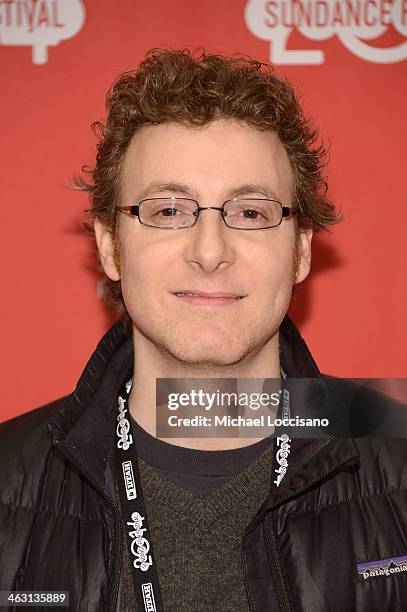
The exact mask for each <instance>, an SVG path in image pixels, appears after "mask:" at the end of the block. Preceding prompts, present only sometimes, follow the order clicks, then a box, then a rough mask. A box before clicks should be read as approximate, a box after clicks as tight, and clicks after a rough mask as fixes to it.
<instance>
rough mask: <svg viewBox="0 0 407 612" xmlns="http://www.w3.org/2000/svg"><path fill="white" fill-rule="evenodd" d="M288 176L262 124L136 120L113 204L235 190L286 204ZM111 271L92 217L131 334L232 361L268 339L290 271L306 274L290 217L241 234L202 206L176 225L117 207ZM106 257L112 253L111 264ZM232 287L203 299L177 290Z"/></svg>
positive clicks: (109, 248)
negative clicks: (147, 220) (151, 221)
mask: <svg viewBox="0 0 407 612" xmlns="http://www.w3.org/2000/svg"><path fill="white" fill-rule="evenodd" d="M292 189H293V179H292V172H291V167H290V164H289V161H288V157H287V154H286V152H285V149H284V147H283V146H282V145H281V143H280V141H279V139H278V138H277V136H276V135H275V134H274V133H271V132H261V131H259V130H257V129H255V128H252V127H250V126H248V125H246V124H241V123H238V122H235V121H224V120H218V121H215V122H214V123H212V124H210V125H208V126H205V127H190V126H183V125H179V124H173V123H168V124H161V125H148V126H144V127H143V128H141V129H140V130H139V131H138V132H137V133H136V134H135V135H134V137H133V139H132V141H131V143H130V145H129V148H128V150H127V152H126V155H125V158H124V162H123V166H122V174H121V204H122V205H130V204H135V203H137V202H139V201H140V200H141V199H143V198H150V197H164V196H178V197H190V198H193V199H195V200H196V201H197V202H198V203H199V205H200V206H203V207H204V206H221V205H222V204H223V202H224V201H225V200H227V199H229V198H233V197H236V196H239V197H250V198H256V197H258V198H265V197H267V195H265V194H267V193H269V194H270V197H272V196H271V194H274V197H275V198H276V199H278V200H279V201H280V202H282V203H283V204H287V205H291V197H292ZM119 222H120V226H119V257H120V271H119V270H118V266H116V264H115V259H114V256H113V245H112V239H111V234H110V232H108V231H107V230H106V228H105V227H104V226H103V224H102V223H101V222H100V221H97V222H96V224H95V230H96V236H97V240H98V246H99V251H100V254H101V260H102V264H103V266H104V269H105V272H106V273H107V275H108V276H109V277H110V278H111V279H113V280H118V279H119V278H121V285H122V293H123V298H124V302H125V305H126V308H127V311H128V313H129V315H130V317H131V319H132V321H133V325H134V334H135V341H136V343H137V336H139V335H142V336H144V338H147V339H148V340H149V341H151V342H152V343H153V344H154V345H155V347H157V348H158V349H159V350H161V351H163V352H164V353H166V354H170V355H172V356H173V357H175V358H177V359H178V360H180V361H182V362H185V363H189V364H202V365H204V364H205V365H210V364H212V365H213V366H222V365H232V364H235V363H238V362H240V361H242V360H244V359H245V358H248V357H250V356H251V355H255V354H256V353H257V352H258V351H259V349H261V348H262V347H263V346H265V345H266V344H267V343H268V342H270V341H272V342H273V341H274V342H275V341H276V339H277V338H278V336H277V335H276V334H277V332H278V328H279V326H280V323H281V321H282V319H283V318H284V315H285V313H286V311H287V309H288V306H289V302H290V298H291V292H292V286H293V283H294V282H295V280H297V281H298V282H300V281H302V280H303V279H304V278H305V277H306V276H307V274H308V271H309V263H310V242H311V232H307V233H302V234H301V235H300V238H299V253H300V260H299V266H298V270H297V277H296V279H295V271H294V268H295V265H294V263H295V261H294V259H295V243H296V233H295V224H294V220H293V219H283V221H282V223H281V225H279V226H278V227H275V228H272V229H264V230H256V231H245V230H239V229H231V228H228V227H226V226H225V224H224V223H223V221H222V219H221V215H220V212H219V211H217V210H205V211H202V212H201V214H200V217H199V219H198V221H197V223H196V225H195V226H194V227H192V228H186V229H176V230H171V229H154V228H150V227H145V226H142V225H141V224H140V222H139V220H138V219H137V218H136V217H130V216H128V215H125V214H121V215H120V219H119ZM116 263H117V262H116ZM188 291H190V292H198V293H199V291H202V292H206V293H229V294H233V295H236V296H244V297H243V298H242V299H231V300H229V301H227V303H225V301H223V303H222V301H221V300H217V299H216V298H214V299H213V300H212V301H211V303H202V301H200V300H199V299H195V300H194V299H192V300H191V299H188V298H187V297H182V296H178V295H177V292H188Z"/></svg>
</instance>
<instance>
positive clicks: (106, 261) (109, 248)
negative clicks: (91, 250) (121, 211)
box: [93, 218, 120, 281]
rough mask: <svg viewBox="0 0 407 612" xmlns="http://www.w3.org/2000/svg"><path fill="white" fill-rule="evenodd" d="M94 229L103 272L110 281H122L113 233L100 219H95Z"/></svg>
mask: <svg viewBox="0 0 407 612" xmlns="http://www.w3.org/2000/svg"><path fill="white" fill-rule="evenodd" d="M93 227H94V230H95V236H96V243H97V245H98V251H99V256H100V261H101V263H102V266H103V270H104V271H105V273H106V275H107V276H108V277H109V278H110V280H113V281H118V280H120V267H119V260H118V253H117V245H116V242H115V238H114V236H113V234H112V231H111V230H110V229H109V228H108V227H107V225H106V223H104V222H103V221H101V220H100V219H98V218H96V219H95V222H94V226H93Z"/></svg>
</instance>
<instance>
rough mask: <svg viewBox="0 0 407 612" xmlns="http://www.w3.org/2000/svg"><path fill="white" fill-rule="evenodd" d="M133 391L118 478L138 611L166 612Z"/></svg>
mask: <svg viewBox="0 0 407 612" xmlns="http://www.w3.org/2000/svg"><path fill="white" fill-rule="evenodd" d="M130 389H131V380H130V381H129V382H128V383H126V385H125V387H124V388H123V390H122V393H121V394H120V395H119V398H118V410H119V414H118V416H117V421H118V423H117V427H116V449H117V452H116V453H115V455H116V477H117V483H118V487H119V495H120V504H121V511H122V517H123V522H124V526H125V531H126V540H127V544H128V547H129V554H130V560H131V565H132V567H133V576H134V579H135V591H136V604H137V610H140V611H141V610H145V612H162V611H163V610H164V607H163V604H162V599H161V590H160V584H159V582H158V575H157V567H156V559H155V557H154V554H153V549H152V542H151V532H150V525H149V522H148V517H147V512H146V507H145V503H144V495H143V489H142V486H141V479H140V472H139V469H138V461H137V453H136V448H135V444H134V436H133V435H132V427H131V420H130V419H129V418H127V417H128V416H129V415H128V407H127V401H128V397H129V394H130ZM126 413H127V416H126Z"/></svg>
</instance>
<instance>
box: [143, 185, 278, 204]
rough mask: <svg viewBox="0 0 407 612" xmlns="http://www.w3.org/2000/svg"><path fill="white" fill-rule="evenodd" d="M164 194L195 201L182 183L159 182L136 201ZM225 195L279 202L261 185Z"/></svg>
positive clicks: (235, 188)
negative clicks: (261, 197)
mask: <svg viewBox="0 0 407 612" xmlns="http://www.w3.org/2000/svg"><path fill="white" fill-rule="evenodd" d="M165 192H172V193H177V194H181V195H183V196H185V197H187V198H192V199H194V200H197V193H196V191H194V189H193V188H191V187H190V186H188V185H186V184H184V183H174V182H168V183H166V182H161V181H153V182H152V183H150V184H149V185H148V186H147V187H146V188H145V189H143V191H142V192H141V193H140V195H139V198H138V201H141V200H144V199H145V198H148V197H153V196H155V195H156V194H160V193H165ZM226 194H227V197H226V199H227V200H228V199H232V198H240V197H242V196H253V195H261V196H263V197H264V198H267V199H270V200H277V201H280V198H279V197H278V195H277V194H276V193H275V191H273V189H271V187H269V186H268V185H263V184H261V183H247V184H244V185H239V186H238V187H233V188H232V189H229V190H228V191H227V192H226Z"/></svg>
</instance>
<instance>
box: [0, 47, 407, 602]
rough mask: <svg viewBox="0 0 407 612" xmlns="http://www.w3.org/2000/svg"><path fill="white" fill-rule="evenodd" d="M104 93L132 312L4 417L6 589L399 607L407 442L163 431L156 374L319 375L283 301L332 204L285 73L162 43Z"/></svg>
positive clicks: (111, 258) (102, 189) (112, 206)
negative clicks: (66, 375) (38, 394)
mask: <svg viewBox="0 0 407 612" xmlns="http://www.w3.org/2000/svg"><path fill="white" fill-rule="evenodd" d="M107 109H108V117H107V122H106V125H101V124H99V128H100V142H99V146H98V155H97V161H96V165H95V168H94V169H93V171H92V172H91V180H90V181H89V182H86V181H85V180H83V179H82V180H80V181H78V182H79V186H80V188H81V189H84V190H87V191H89V193H90V199H91V212H92V217H93V219H94V223H93V227H94V232H95V237H96V241H97V246H98V250H99V254H100V259H101V263H102V265H103V268H104V271H105V273H106V275H107V278H108V282H107V293H108V296H109V298H110V301H111V303H113V304H114V305H115V306H116V307H117V308H118V310H119V311H120V312H122V313H123V314H122V316H121V318H120V320H119V321H118V323H117V324H116V325H115V326H114V327H113V328H112V329H111V330H110V331H109V332H108V333H107V334H106V336H105V337H104V338H103V339H102V340H101V342H100V344H99V345H98V347H97V349H96V351H95V353H94V354H93V356H92V357H91V359H90V361H89V363H88V365H87V366H86V368H85V371H84V373H83V374H82V376H81V378H80V380H79V382H78V385H77V388H76V390H75V391H74V392H73V393H72V394H71V395H69V396H68V397H65V398H62V399H60V400H57V401H56V402H53V403H52V404H49V405H47V406H45V407H42V408H40V409H37V410H34V411H32V412H30V413H28V414H26V415H23V416H20V417H17V418H15V419H12V420H11V421H9V422H7V423H3V424H2V425H1V427H0V441H1V464H2V469H1V479H0V492H1V505H0V533H1V540H0V542H1V547H0V589H2V590H14V591H27V590H31V591H58V592H62V591H67V592H69V609H72V610H83V611H85V610H86V611H98V612H99V611H101V610H106V611H108V612H111V611H119V610H162V609H164V610H171V611H184V610H189V611H191V610H193V611H194V612H199V611H207V610H252V611H256V612H263V611H264V610H298V611H299V610H301V611H302V610H304V611H308V612H311V611H312V612H314V611H324V612H325V611H327V610H329V611H343V610H345V609H349V610H368V611H371V610H379V609H380V610H387V609H390V608H391V609H394V610H402V609H403V603H402V602H403V601H405V598H406V596H407V582H406V574H407V572H406V570H407V544H405V529H406V527H407V520H406V518H405V517H406V509H407V495H406V485H407V475H406V474H405V470H403V464H404V461H405V460H406V458H407V451H406V444H405V443H404V442H402V441H398V440H391V441H389V442H388V443H386V442H385V441H380V440H374V439H369V440H356V439H352V438H351V437H345V438H343V437H342V438H333V437H332V438H331V437H327V436H326V435H324V436H323V437H312V438H302V439H291V438H290V437H289V436H288V435H282V436H280V437H279V438H278V439H277V440H276V439H274V438H273V436H255V435H253V436H248V437H240V436H238V435H236V436H234V437H227V436H225V437H207V438H205V437H193V436H187V437H176V436H174V437H167V438H165V439H164V440H162V439H159V438H158V437H157V435H156V426H157V422H156V380H157V379H163V378H164V379H176V380H179V379H186V378H187V379H191V378H192V379H194V378H199V379H203V380H205V379H218V380H219V385H220V387H221V388H222V385H223V384H224V385H225V388H228V384H229V382H227V381H230V380H240V379H254V380H269V379H278V380H279V379H280V378H281V380H284V379H286V380H290V379H291V378H296V377H303V378H309V379H316V380H319V379H320V373H319V371H318V368H317V366H316V364H315V362H314V360H313V358H312V356H311V354H310V352H309V350H308V349H307V347H306V345H305V343H304V341H303V340H302V338H301V336H300V334H299V333H298V331H297V330H296V328H295V326H294V324H293V323H292V322H291V321H290V319H289V318H288V317H287V315H286V313H287V309H288V306H289V303H290V300H291V296H292V292H293V290H294V288H295V286H296V285H298V284H299V283H301V282H302V281H304V279H305V278H306V277H307V275H308V273H309V269H310V261H311V240H312V235H313V232H316V231H319V230H320V229H322V228H324V227H325V226H327V225H328V224H331V223H335V222H336V221H337V220H338V215H337V213H336V212H335V209H334V207H333V205H332V204H331V203H330V202H329V201H328V200H327V199H326V193H325V192H326V190H325V188H324V180H323V177H322V175H321V168H322V163H323V155H324V150H323V148H322V147H319V148H318V147H316V145H315V139H316V131H315V130H313V128H312V127H311V126H310V124H309V123H308V121H307V120H306V119H305V118H304V117H303V115H302V111H301V108H300V106H299V103H298V101H297V98H296V96H295V94H294V92H293V90H292V88H291V86H290V85H289V84H288V83H286V82H285V81H283V80H282V79H280V78H278V77H277V76H276V75H275V74H274V72H273V71H272V69H271V68H270V67H267V66H264V65H261V64H260V63H258V62H255V61H252V60H249V59H244V58H240V59H228V58H224V57H220V56H214V55H209V54H205V53H202V54H201V55H199V56H195V57H194V56H192V55H191V54H190V53H189V52H187V51H182V52H176V51H159V50H156V51H153V52H151V53H149V54H148V56H147V57H146V59H145V60H144V61H143V62H142V63H141V64H140V66H139V67H138V68H137V70H135V71H134V72H129V73H126V74H124V75H121V76H120V77H119V78H118V80H117V81H116V83H115V84H114V86H113V87H112V89H111V90H110V92H109V94H108V99H107ZM248 230H250V231H248ZM175 384H177V383H176V382H175ZM328 387H329V385H327V386H324V391H327V394H328V395H329V393H330V391H329V389H328ZM327 397H328V396H326V398H325V399H324V401H323V402H322V404H323V410H324V413H325V414H328V413H329V414H332V411H331V412H330V410H331V408H330V406H332V405H334V402H333V403H332V402H331V400H330V399H329V398H327ZM294 403H295V402H294ZM305 403H306V402H305ZM320 404H321V402H319V404H318V405H320ZM295 407H296V406H294V408H295ZM279 410H281V409H280V408H279ZM344 410H345V409H344ZM334 416H337V417H338V421H339V420H340V418H341V416H342V417H343V414H342V415H341V414H339V412H338V413H336V414H335V413H334ZM343 418H345V417H343ZM345 420H346V418H345ZM362 429H363V428H362ZM341 431H348V433H349V432H352V428H351V427H350V428H349V429H348V430H346V427H345V429H343V430H341ZM358 431H360V429H359V430H358ZM269 433H270V434H272V433H273V430H270V432H269ZM274 433H276V432H274ZM390 442H391V443H390ZM45 607H46V606H45Z"/></svg>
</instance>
